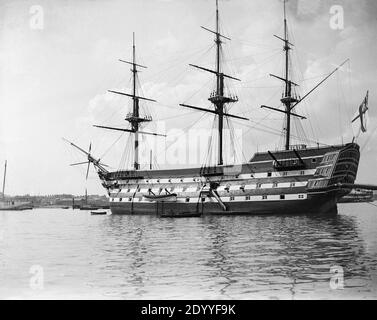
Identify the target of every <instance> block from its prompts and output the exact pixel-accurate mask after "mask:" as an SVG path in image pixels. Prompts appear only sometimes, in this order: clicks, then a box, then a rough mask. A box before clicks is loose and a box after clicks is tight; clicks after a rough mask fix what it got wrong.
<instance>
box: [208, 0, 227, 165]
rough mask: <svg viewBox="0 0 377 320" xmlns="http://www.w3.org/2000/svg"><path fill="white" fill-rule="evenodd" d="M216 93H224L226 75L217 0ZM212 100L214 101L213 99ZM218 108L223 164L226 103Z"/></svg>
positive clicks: (217, 104) (219, 162)
mask: <svg viewBox="0 0 377 320" xmlns="http://www.w3.org/2000/svg"><path fill="white" fill-rule="evenodd" d="M215 43H216V72H217V73H216V80H217V81H216V83H217V85H216V95H217V96H219V97H222V96H223V95H224V92H223V91H224V77H223V76H221V75H220V49H221V39H220V33H219V4H218V0H216V39H215ZM211 102H212V101H211ZM214 104H215V106H216V107H217V110H218V112H219V113H218V115H219V116H218V118H219V124H218V131H219V150H218V151H219V155H218V164H219V165H222V164H223V117H224V115H223V112H224V103H223V102H222V101H219V102H218V103H214Z"/></svg>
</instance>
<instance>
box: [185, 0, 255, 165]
mask: <svg viewBox="0 0 377 320" xmlns="http://www.w3.org/2000/svg"><path fill="white" fill-rule="evenodd" d="M201 28H203V29H204V30H206V31H209V32H211V33H213V34H214V35H215V43H216V66H215V70H211V69H207V68H204V67H200V66H197V65H194V64H190V66H192V67H194V68H197V69H200V70H203V71H206V72H210V73H213V74H215V75H216V91H215V92H213V93H211V95H210V97H209V98H208V100H209V101H210V102H211V103H212V104H213V105H214V110H211V109H206V108H199V107H195V106H191V105H187V104H183V103H182V104H180V106H182V107H186V108H191V109H195V110H199V111H204V112H209V113H213V114H216V115H217V117H218V159H217V164H218V165H223V164H224V159H223V130H224V117H231V118H237V119H242V120H248V119H246V118H243V117H239V116H236V115H231V114H228V113H226V112H225V111H226V110H225V106H226V104H227V103H235V102H237V101H238V98H237V97H228V96H225V94H224V78H228V79H232V80H236V81H241V80H240V79H238V78H235V77H232V76H229V75H227V74H224V73H223V72H222V70H221V46H222V43H223V42H222V40H221V39H222V38H223V39H227V40H230V39H229V38H228V37H225V36H224V35H222V34H221V33H220V27H219V6H218V0H216V30H215V31H213V30H210V29H208V28H205V27H201Z"/></svg>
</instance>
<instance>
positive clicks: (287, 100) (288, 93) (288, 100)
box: [281, 0, 297, 150]
mask: <svg viewBox="0 0 377 320" xmlns="http://www.w3.org/2000/svg"><path fill="white" fill-rule="evenodd" d="M289 45H290V43H289V40H288V26H287V14H286V0H284V51H285V94H284V97H283V98H282V99H281V102H282V103H283V104H284V105H285V110H286V113H287V119H286V136H285V150H289V145H290V136H291V105H292V103H295V102H297V100H296V99H295V98H294V97H292V82H291V81H290V80H289V50H291V47H290V46H289Z"/></svg>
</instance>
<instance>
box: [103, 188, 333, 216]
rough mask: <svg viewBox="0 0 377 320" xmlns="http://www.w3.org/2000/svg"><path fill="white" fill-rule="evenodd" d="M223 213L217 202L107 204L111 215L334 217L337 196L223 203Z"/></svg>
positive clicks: (325, 195) (330, 194) (331, 194)
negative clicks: (324, 215)
mask: <svg viewBox="0 0 377 320" xmlns="http://www.w3.org/2000/svg"><path fill="white" fill-rule="evenodd" d="M226 207H227V210H226V211H225V210H223V209H222V208H221V207H220V206H219V204H218V203H215V202H211V203H201V202H199V203H196V204H195V203H169V202H165V203H134V204H133V205H131V204H129V203H116V204H111V206H110V209H111V212H112V213H113V214H128V215H137V214H141V215H156V216H159V215H161V214H162V215H169V214H171V215H178V214H193V215H195V214H198V213H199V214H200V215H297V214H304V215H305V214H337V193H336V192H329V193H328V194H323V195H313V196H309V197H308V199H305V200H284V201H279V200H277V201H253V202H243V201H240V202H237V201H234V202H232V203H226Z"/></svg>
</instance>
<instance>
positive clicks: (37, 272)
mask: <svg viewBox="0 0 377 320" xmlns="http://www.w3.org/2000/svg"><path fill="white" fill-rule="evenodd" d="M29 273H30V274H32V277H31V278H30V280H29V286H30V288H31V289H32V290H42V289H43V288H44V272H43V267H42V266H40V265H36V264H35V265H32V266H31V267H30V269H29Z"/></svg>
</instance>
